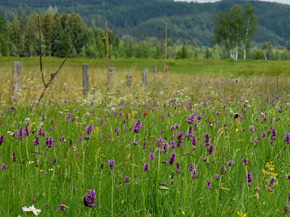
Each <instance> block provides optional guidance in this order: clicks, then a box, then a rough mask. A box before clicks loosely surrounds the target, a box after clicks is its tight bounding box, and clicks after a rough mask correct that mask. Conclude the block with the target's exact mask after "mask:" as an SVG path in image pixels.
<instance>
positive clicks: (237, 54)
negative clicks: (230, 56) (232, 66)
mask: <svg viewBox="0 0 290 217" xmlns="http://www.w3.org/2000/svg"><path fill="white" fill-rule="evenodd" d="M238 56H239V48H238V42H236V57H235V60H236V61H238Z"/></svg>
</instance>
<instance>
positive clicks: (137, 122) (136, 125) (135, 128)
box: [134, 119, 142, 133]
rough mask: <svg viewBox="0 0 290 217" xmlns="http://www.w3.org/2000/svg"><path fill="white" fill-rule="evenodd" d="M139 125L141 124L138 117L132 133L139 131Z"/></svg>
mask: <svg viewBox="0 0 290 217" xmlns="http://www.w3.org/2000/svg"><path fill="white" fill-rule="evenodd" d="M141 126H142V121H141V120H140V119H139V120H137V121H136V123H135V124H134V133H139V131H140V129H141Z"/></svg>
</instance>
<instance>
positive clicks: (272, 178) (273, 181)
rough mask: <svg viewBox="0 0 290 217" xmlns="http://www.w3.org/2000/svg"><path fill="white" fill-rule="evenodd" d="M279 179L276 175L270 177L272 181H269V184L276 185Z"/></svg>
mask: <svg viewBox="0 0 290 217" xmlns="http://www.w3.org/2000/svg"><path fill="white" fill-rule="evenodd" d="M276 180H277V178H276V177H272V176H271V177H270V181H268V185H269V186H271V187H274V185H275V181H276Z"/></svg>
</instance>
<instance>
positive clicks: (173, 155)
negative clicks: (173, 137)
mask: <svg viewBox="0 0 290 217" xmlns="http://www.w3.org/2000/svg"><path fill="white" fill-rule="evenodd" d="M175 158H176V154H175V153H173V154H172V155H171V156H170V159H169V160H168V163H169V164H170V165H172V164H173V163H174V162H175Z"/></svg>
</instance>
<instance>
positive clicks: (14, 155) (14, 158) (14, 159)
mask: <svg viewBox="0 0 290 217" xmlns="http://www.w3.org/2000/svg"><path fill="white" fill-rule="evenodd" d="M12 156H13V162H16V161H17V158H16V154H15V152H13V155H12Z"/></svg>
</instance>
